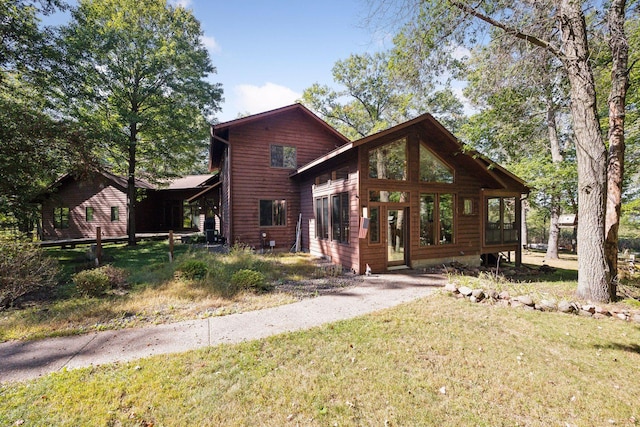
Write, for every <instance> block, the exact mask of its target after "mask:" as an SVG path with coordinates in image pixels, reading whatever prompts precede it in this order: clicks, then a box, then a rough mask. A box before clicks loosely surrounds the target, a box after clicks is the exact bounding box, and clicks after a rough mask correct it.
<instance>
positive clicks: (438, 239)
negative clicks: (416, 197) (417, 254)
mask: <svg viewBox="0 0 640 427" xmlns="http://www.w3.org/2000/svg"><path fill="white" fill-rule="evenodd" d="M427 195H432V196H434V199H433V202H434V206H433V215H434V218H433V223H434V228H433V230H434V236H433V240H434V243H430V244H424V243H423V239H422V230H423V227H424V226H423V222H422V200H423V197H424V196H427ZM442 196H451V204H452V206H451V228H452V230H451V241H450V242H449V241H446V242H443V241H442V220H441V218H440V214H441V209H440V199H441V197H442ZM456 205H457V194H456V193H451V192H447V191H440V192H438V191H434V192H420V201H419V215H420V228H419V235H418V238H419V242H420V247H421V248H430V247H431V248H433V247H440V246H447V245H455V244H456V243H457V237H458V236H457V231H458V227H457V219H458V218H457V217H458V216H457V209H456ZM435 225H437V227H436V226H435Z"/></svg>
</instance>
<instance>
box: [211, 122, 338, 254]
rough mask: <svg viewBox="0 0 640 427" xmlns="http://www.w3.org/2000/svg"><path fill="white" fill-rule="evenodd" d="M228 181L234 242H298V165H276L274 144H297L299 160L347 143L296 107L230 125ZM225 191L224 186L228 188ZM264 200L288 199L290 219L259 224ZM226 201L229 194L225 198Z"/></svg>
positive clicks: (284, 245)
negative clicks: (295, 176)
mask: <svg viewBox="0 0 640 427" xmlns="http://www.w3.org/2000/svg"><path fill="white" fill-rule="evenodd" d="M228 140H229V147H228V165H229V167H228V169H229V175H228V182H227V183H226V186H227V187H226V188H227V191H228V193H229V196H228V197H229V200H230V203H228V204H227V205H226V206H227V207H228V208H229V216H230V222H231V224H230V229H229V230H228V231H227V236H225V237H228V238H230V239H231V242H240V243H243V244H247V245H249V246H252V247H255V248H261V247H262V245H263V239H262V237H261V235H262V233H266V234H267V237H266V239H265V240H266V242H267V245H268V244H269V242H270V241H274V242H275V249H276V250H284V249H286V250H289V249H290V248H291V247H292V246H293V244H294V243H295V238H296V224H297V221H298V216H299V214H300V212H301V205H300V188H299V186H298V183H297V182H295V181H293V180H291V179H290V178H289V176H290V175H291V173H292V172H294V170H295V169H287V168H281V167H271V163H270V161H271V154H270V153H271V151H270V150H271V146H272V145H280V146H286V147H295V148H296V162H297V165H298V166H301V165H304V164H306V163H309V162H311V161H312V160H314V159H316V158H318V157H320V156H322V155H324V154H326V153H328V152H329V151H331V150H333V149H334V148H335V147H336V146H338V145H340V144H342V143H344V141H341V140H340V139H338V138H337V137H335V136H334V135H333V134H331V133H329V132H327V131H326V129H324V128H323V127H322V126H321V125H320V124H318V123H317V122H316V121H315V120H311V119H310V118H309V117H308V116H307V115H306V114H304V113H302V112H300V111H298V110H292V111H287V112H285V113H282V114H280V115H276V116H270V117H265V118H264V119H262V120H257V121H252V122H249V123H246V124H242V125H238V126H235V127H232V128H231V129H229V135H228ZM223 191H224V190H223ZM260 200H285V202H286V225H284V226H275V225H274V226H267V227H265V226H262V227H261V226H260V216H259V209H260ZM223 203H224V200H223Z"/></svg>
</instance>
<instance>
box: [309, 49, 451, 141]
mask: <svg viewBox="0 0 640 427" xmlns="http://www.w3.org/2000/svg"><path fill="white" fill-rule="evenodd" d="M396 63H397V62H396V61H395V60H394V59H393V56H392V55H391V54H390V53H376V54H363V55H351V56H350V57H349V58H347V59H346V60H341V61H338V62H336V64H335V65H334V67H333V70H332V72H333V78H334V81H335V82H336V83H337V84H338V85H340V86H342V87H343V89H342V90H334V89H332V88H331V87H329V86H327V85H320V84H317V83H316V84H314V85H312V86H311V87H310V88H307V89H306V90H305V91H304V92H303V95H302V102H303V103H304V104H305V105H306V106H308V107H309V108H310V109H311V110H313V111H315V112H316V113H318V114H319V115H320V116H321V117H322V118H323V119H324V120H325V121H327V122H328V123H329V124H330V125H331V126H333V127H334V128H336V129H337V130H338V131H340V132H341V133H342V134H344V135H345V136H347V137H348V138H349V139H352V140H354V139H358V138H362V137H364V136H368V135H371V134H372V133H375V132H378V131H380V130H383V129H386V128H388V127H390V126H393V125H396V124H398V123H401V122H403V121H406V120H409V119H411V118H413V117H415V116H417V115H418V114H421V113H424V112H427V111H430V110H431V111H430V112H432V113H434V115H436V116H440V117H447V114H450V115H452V116H454V117H459V116H461V110H462V105H461V103H460V102H459V101H458V100H457V99H456V98H455V96H454V95H453V94H452V92H451V91H450V89H448V88H444V89H442V90H440V91H432V92H429V93H425V92H423V91H414V90H412V87H413V86H412V83H411V82H410V81H408V80H407V79H405V78H404V77H403V75H402V73H401V72H399V71H400V70H399V69H398V68H397V67H395V64H396ZM436 106H437V107H436ZM432 107H433V108H432ZM434 110H435V111H434Z"/></svg>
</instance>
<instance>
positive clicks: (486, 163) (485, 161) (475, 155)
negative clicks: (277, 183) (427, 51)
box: [291, 113, 530, 193]
mask: <svg viewBox="0 0 640 427" xmlns="http://www.w3.org/2000/svg"><path fill="white" fill-rule="evenodd" d="M424 121H429V123H430V124H432V125H434V126H435V127H436V128H438V130H439V131H440V132H442V133H443V134H444V135H445V136H446V137H447V138H449V139H450V140H451V141H453V142H454V143H455V144H457V145H458V147H459V148H460V151H461V152H462V153H463V154H464V155H465V156H468V157H470V158H471V159H473V160H474V161H475V162H476V163H477V164H478V165H480V166H481V167H482V168H483V169H484V170H485V171H486V172H487V173H488V174H489V175H491V176H492V177H493V179H495V180H496V181H497V182H499V183H500V184H501V185H503V186H505V187H507V186H506V185H505V184H504V182H503V180H502V179H501V178H500V177H499V176H496V173H495V171H494V170H493V169H495V170H496V171H499V172H500V173H502V174H504V175H507V177H509V178H510V179H512V180H514V181H515V182H517V183H518V184H520V185H521V186H522V187H523V190H525V191H524V192H527V193H528V192H529V190H530V188H529V186H528V185H527V184H526V182H525V181H524V180H522V179H521V178H519V177H518V176H516V175H514V174H513V173H511V172H509V171H508V170H507V169H505V168H503V167H502V166H500V165H499V164H498V163H496V162H494V161H493V160H491V159H489V158H488V157H486V156H484V155H483V154H481V153H479V152H477V151H475V150H472V149H469V148H467V147H466V146H465V144H463V143H462V142H461V141H460V140H459V139H458V138H456V136H455V135H453V134H452V133H451V132H449V130H448V129H447V128H445V127H444V126H443V125H442V124H441V123H440V122H439V121H438V120H436V119H435V117H433V116H432V115H431V114H429V113H425V114H422V115H420V116H418V117H415V118H413V119H411V120H409V121H406V122H404V123H400V124H399V125H396V126H392V127H390V128H388V129H385V130H382V131H380V132H377V133H374V134H372V135H369V136H366V137H364V138H361V139H358V140H356V141H353V142H352V143H350V144H345V145H342V146H340V147H338V148H337V149H335V150H333V151H331V152H330V153H328V154H326V155H324V156H322V157H319V158H317V159H315V160H312V161H311V162H309V163H307V164H306V165H303V166H301V167H300V168H298V169H297V170H296V171H295V172H294V173H293V174H291V177H295V176H297V175H299V174H301V173H304V172H306V171H308V170H310V169H313V168H314V167H316V166H320V165H321V164H322V163H324V162H325V161H328V160H330V159H332V158H334V157H337V156H339V155H341V154H343V153H345V152H347V151H349V150H351V149H353V148H355V147H358V146H360V145H364V144H367V143H369V142H371V141H373V140H376V139H379V138H382V137H384V136H386V135H389V134H392V133H395V132H399V131H401V130H403V129H406V128H408V127H411V126H413V125H416V124H419V123H421V122H424Z"/></svg>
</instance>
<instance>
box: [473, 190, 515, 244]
mask: <svg viewBox="0 0 640 427" xmlns="http://www.w3.org/2000/svg"><path fill="white" fill-rule="evenodd" d="M490 199H498V200H499V215H500V217H499V220H498V223H497V225H498V227H497V228H493V229H492V228H490V227H489V224H492V223H491V222H490V221H489V200H490ZM505 199H513V207H514V211H513V214H514V221H513V222H512V228H506V227H505V224H506V223H505V222H504V221H505V215H504V214H505ZM483 202H484V215H483V219H482V222H483V239H482V241H483V245H484V246H487V247H489V246H500V245H517V243H518V242H519V241H520V233H521V231H520V227H519V225H518V224H519V221H520V220H519V219H518V218H519V216H518V196H516V195H485V197H484V200H483ZM490 230H492V231H499V233H498V235H499V236H500V240H499V241H491V242H489V241H487V239H488V237H489V233H488V231H490ZM505 231H509V232H510V233H511V234H513V235H515V239H514V240H505Z"/></svg>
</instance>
